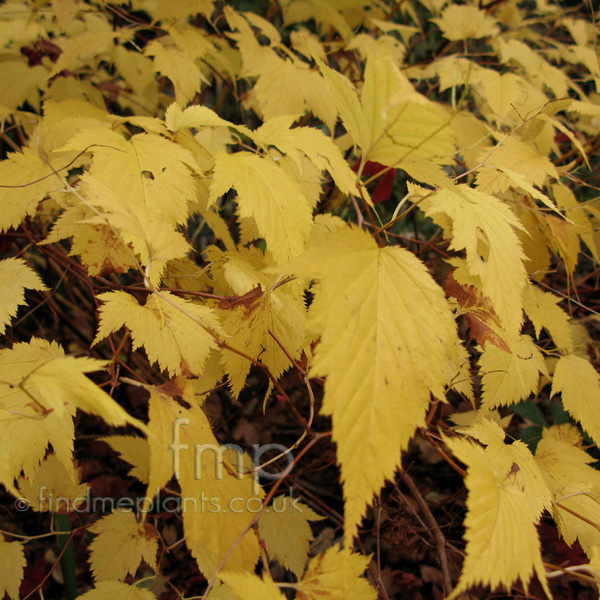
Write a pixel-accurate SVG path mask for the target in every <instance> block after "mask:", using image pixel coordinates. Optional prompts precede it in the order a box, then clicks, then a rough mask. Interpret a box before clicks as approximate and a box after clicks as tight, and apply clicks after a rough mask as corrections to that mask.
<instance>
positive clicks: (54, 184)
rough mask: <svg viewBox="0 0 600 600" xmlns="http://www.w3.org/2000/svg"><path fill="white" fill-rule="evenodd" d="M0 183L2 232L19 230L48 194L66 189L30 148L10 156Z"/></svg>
mask: <svg viewBox="0 0 600 600" xmlns="http://www.w3.org/2000/svg"><path fill="white" fill-rule="evenodd" d="M0 64H1V63H0ZM0 181H1V182H2V183H1V184H0V204H1V205H2V216H1V217H0V231H7V230H8V229H10V228H11V227H18V226H19V225H20V224H21V221H23V219H24V218H25V217H27V216H33V215H34V214H35V211H36V208H37V205H38V204H39V203H40V202H41V201H42V200H43V199H44V197H45V196H46V195H47V194H48V192H50V191H52V190H56V189H58V188H60V187H62V184H61V183H60V181H59V180H58V179H57V178H56V177H55V176H54V174H53V173H52V169H51V168H50V166H49V165H48V164H47V163H46V162H44V161H43V160H42V159H41V158H40V157H39V156H38V154H37V153H36V152H34V151H32V150H30V149H29V148H24V149H23V153H22V154H20V153H15V154H8V157H7V158H6V160H3V161H2V162H0Z"/></svg>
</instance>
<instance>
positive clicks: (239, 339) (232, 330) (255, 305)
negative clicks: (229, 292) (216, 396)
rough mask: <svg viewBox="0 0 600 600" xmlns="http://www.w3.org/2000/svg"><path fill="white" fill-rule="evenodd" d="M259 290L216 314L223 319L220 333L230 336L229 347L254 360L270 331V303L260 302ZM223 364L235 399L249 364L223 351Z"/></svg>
mask: <svg viewBox="0 0 600 600" xmlns="http://www.w3.org/2000/svg"><path fill="white" fill-rule="evenodd" d="M262 297H263V292H262V290H261V289H260V286H259V287H257V288H255V289H254V290H250V291H249V292H248V293H247V294H245V295H244V296H241V297H240V298H239V299H238V300H236V301H235V304H234V305H232V306H231V308H229V307H225V306H223V304H221V306H223V308H222V309H221V310H219V315H220V316H221V317H222V323H223V329H224V330H225V331H226V332H227V333H229V334H230V336H231V338H230V340H229V344H230V345H231V346H232V347H233V348H237V349H238V350H242V351H243V352H244V354H246V355H247V356H249V357H250V358H256V357H257V356H258V355H259V354H260V352H261V350H262V349H263V343H264V342H265V338H266V337H267V335H268V333H267V329H268V327H269V324H268V320H269V317H270V314H269V308H270V307H269V304H270V303H269V302H268V300H267V301H266V302H265V301H263V299H262ZM221 360H222V362H223V366H224V368H225V371H226V372H227V374H228V379H229V385H230V387H231V393H232V395H233V397H234V399H237V397H238V396H239V394H240V392H241V391H242V388H243V387H244V384H245V383H246V377H247V375H248V372H249V371H250V367H251V366H252V363H251V362H250V361H249V360H248V359H247V358H246V357H243V356H240V355H239V354H236V353H235V352H231V351H228V350H224V351H223V353H222V359H221Z"/></svg>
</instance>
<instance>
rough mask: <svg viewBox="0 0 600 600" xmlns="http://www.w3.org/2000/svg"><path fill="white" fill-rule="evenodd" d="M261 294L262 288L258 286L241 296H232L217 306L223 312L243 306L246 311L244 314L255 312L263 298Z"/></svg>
mask: <svg viewBox="0 0 600 600" xmlns="http://www.w3.org/2000/svg"><path fill="white" fill-rule="evenodd" d="M263 294H264V292H263V290H262V287H261V286H260V284H258V285H257V286H256V287H255V288H254V289H252V290H250V291H249V292H246V293H245V294H244V295H243V296H232V297H230V298H227V299H226V300H221V301H219V303H218V305H217V306H218V307H219V308H221V309H223V310H228V309H230V308H235V307H237V306H243V307H244V308H245V309H246V312H247V313H249V312H252V311H253V310H256V307H257V305H258V302H259V301H260V299H261V298H262V297H263Z"/></svg>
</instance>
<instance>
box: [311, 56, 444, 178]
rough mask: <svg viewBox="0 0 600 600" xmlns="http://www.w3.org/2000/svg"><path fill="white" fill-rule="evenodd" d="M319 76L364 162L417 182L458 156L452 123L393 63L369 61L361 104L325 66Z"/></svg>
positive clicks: (344, 81)
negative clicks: (397, 170)
mask: <svg viewBox="0 0 600 600" xmlns="http://www.w3.org/2000/svg"><path fill="white" fill-rule="evenodd" d="M321 71H322V72H323V75H324V76H325V78H326V79H327V81H328V82H329V85H330V86H331V89H332V91H333V98H334V100H335V102H336V104H337V107H338V110H339V112H340V116H341V118H342V122H343V123H344V126H345V127H346V129H347V130H348V132H349V133H350V135H351V136H352V138H353V139H354V142H355V143H356V144H357V145H358V146H359V147H360V148H361V150H362V154H363V156H362V161H363V162H365V161H367V160H370V161H376V162H380V163H382V164H384V165H387V166H393V167H396V168H401V169H405V170H407V171H408V172H409V173H410V174H411V175H413V176H414V177H416V178H417V179H419V178H422V177H423V169H429V170H430V171H431V170H432V169H433V167H434V166H435V163H444V162H447V161H449V160H450V159H451V157H452V156H453V155H454V138H453V134H452V129H451V127H449V119H448V118H447V117H446V115H444V113H443V112H442V111H440V110H439V109H438V108H437V107H436V106H435V105H434V104H433V103H432V102H430V101H429V100H427V98H426V97H425V96H422V95H421V94H419V93H417V91H416V90H415V89H414V87H413V86H412V84H411V83H410V81H409V80H408V79H407V78H406V76H405V75H403V74H402V73H401V71H400V70H399V69H398V67H397V66H396V65H395V64H393V63H392V61H391V60H390V59H389V57H387V56H373V55H372V56H370V57H369V58H368V60H367V66H366V69H365V83H364V86H363V89H362V94H361V100H360V101H359V100H358V96H357V94H356V90H355V89H354V87H353V85H352V84H351V83H350V81H349V80H348V79H347V78H346V77H344V76H343V75H341V74H340V73H337V72H336V71H333V70H332V69H330V68H329V67H325V66H321ZM432 162H433V163H434V165H432V164H431V163H432Z"/></svg>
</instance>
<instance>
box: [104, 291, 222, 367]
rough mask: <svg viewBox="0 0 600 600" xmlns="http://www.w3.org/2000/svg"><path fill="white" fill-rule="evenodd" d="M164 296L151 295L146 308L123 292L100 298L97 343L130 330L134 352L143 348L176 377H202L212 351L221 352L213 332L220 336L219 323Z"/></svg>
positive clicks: (209, 314)
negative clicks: (184, 373) (191, 375)
mask: <svg viewBox="0 0 600 600" xmlns="http://www.w3.org/2000/svg"><path fill="white" fill-rule="evenodd" d="M161 294H162V296H163V297H161V296H158V295H156V294H152V295H150V296H149V298H148V299H147V301H146V304H144V305H140V304H139V303H138V301H137V300H136V299H135V298H134V297H133V296H132V295H130V294H127V293H126V292H123V291H116V292H106V293H104V294H100V295H99V296H98V299H99V300H102V302H103V303H104V304H103V305H102V307H101V308H100V325H99V327H98V333H97V334H96V338H95V339H94V343H95V344H97V343H98V342H100V341H101V340H103V339H104V338H105V337H107V336H108V335H110V334H111V333H113V332H114V331H118V330H119V329H120V328H121V327H123V326H126V327H127V328H128V329H129V330H130V331H131V337H132V339H133V347H134V349H137V348H140V347H142V346H143V347H144V350H145V351H146V354H147V355H148V358H149V359H150V362H153V363H154V362H158V365H159V367H160V368H161V369H162V370H164V371H168V372H169V373H170V374H172V375H181V374H182V373H183V372H188V373H194V374H196V375H199V374H200V373H202V370H203V368H204V363H205V362H206V359H207V358H208V355H209V353H210V351H211V349H216V348H217V345H216V343H215V340H214V337H213V335H211V334H210V333H209V330H210V331H212V332H214V334H215V335H220V334H221V333H222V330H221V326H220V324H219V321H218V319H217V318H216V316H215V314H214V313H213V311H212V310H211V309H210V308H208V307H206V306H202V305H200V304H196V303H194V302H191V301H188V300H183V299H182V298H179V297H177V296H174V295H173V294H170V293H168V292H161Z"/></svg>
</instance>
